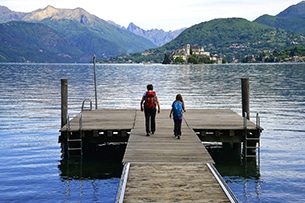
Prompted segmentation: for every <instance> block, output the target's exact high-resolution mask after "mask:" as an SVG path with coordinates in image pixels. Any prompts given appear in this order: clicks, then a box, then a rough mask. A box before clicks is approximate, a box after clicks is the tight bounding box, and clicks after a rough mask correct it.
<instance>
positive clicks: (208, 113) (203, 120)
mask: <svg viewBox="0 0 305 203" xmlns="http://www.w3.org/2000/svg"><path fill="white" fill-rule="evenodd" d="M184 116H185V119H186V121H187V123H188V125H189V126H190V128H192V129H218V130H223V129H228V130H238V129H244V118H243V117H241V116H240V115H238V114H237V113H235V112H234V111H232V110H230V109H188V110H187V112H186V113H185V114H184ZM247 128H248V129H253V130H254V129H256V124H255V123H253V122H251V121H248V122H247Z"/></svg>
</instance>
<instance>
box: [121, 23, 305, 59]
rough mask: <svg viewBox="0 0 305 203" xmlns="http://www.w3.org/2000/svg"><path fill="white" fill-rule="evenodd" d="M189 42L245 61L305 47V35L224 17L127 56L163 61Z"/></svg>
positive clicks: (212, 52) (191, 28) (214, 52)
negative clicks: (252, 57) (163, 43)
mask: <svg viewBox="0 0 305 203" xmlns="http://www.w3.org/2000/svg"><path fill="white" fill-rule="evenodd" d="M186 44H191V45H198V46H200V47H204V50H205V51H208V52H210V53H211V54H214V55H218V56H221V57H223V58H226V60H227V61H228V62H232V61H235V60H236V59H238V60H239V61H241V60H242V59H243V58H244V57H245V56H247V55H248V56H252V55H259V54H261V53H264V52H273V51H274V50H278V51H281V50H283V49H286V48H288V47H292V46H295V45H300V46H304V47H305V37H304V35H301V34H295V33H292V32H289V31H285V30H281V29H276V28H273V27H269V26H266V25H263V24H259V23H256V22H251V21H248V20H246V19H243V18H222V19H214V20H211V21H207V22H202V23H199V24H197V25H194V26H192V27H190V28H188V29H186V30H185V31H183V32H182V33H181V34H180V35H179V36H178V37H177V38H175V39H174V40H172V41H170V42H169V43H167V44H165V45H164V46H162V47H159V48H156V49H150V50H148V51H146V52H145V53H146V54H145V55H146V56H145V57H144V56H143V53H142V54H132V55H131V56H133V58H131V57H129V56H127V58H126V59H128V60H133V61H135V62H142V61H150V62H155V63H161V62H162V61H163V59H164V54H165V53H167V54H169V53H171V52H173V51H175V50H177V49H179V48H181V47H183V46H185V45H186ZM121 58H122V57H121Z"/></svg>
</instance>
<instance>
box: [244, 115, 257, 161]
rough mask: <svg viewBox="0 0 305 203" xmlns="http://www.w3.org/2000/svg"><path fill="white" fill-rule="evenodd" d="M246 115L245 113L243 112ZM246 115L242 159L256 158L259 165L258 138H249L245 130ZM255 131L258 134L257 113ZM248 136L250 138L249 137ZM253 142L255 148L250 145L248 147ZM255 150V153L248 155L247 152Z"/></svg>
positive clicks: (245, 124)
mask: <svg viewBox="0 0 305 203" xmlns="http://www.w3.org/2000/svg"><path fill="white" fill-rule="evenodd" d="M245 114H246V112H245ZM247 120H248V119H247V115H245V116H244V135H245V141H244V157H245V159H246V160H247V158H257V160H258V164H259V163H260V136H259V135H258V136H257V137H253V136H252V137H251V136H250V135H251V134H250V133H249V132H248V130H247ZM256 129H257V131H258V133H260V117H259V115H258V113H257V114H256ZM249 136H250V137H249ZM251 141H252V142H255V146H254V145H251V146H249V144H248V142H251ZM251 149H252V150H253V149H254V150H255V153H254V154H253V153H251V154H249V150H251Z"/></svg>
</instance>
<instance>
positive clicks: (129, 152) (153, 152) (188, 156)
mask: <svg viewBox="0 0 305 203" xmlns="http://www.w3.org/2000/svg"><path fill="white" fill-rule="evenodd" d="M144 125H145V123H144V114H143V112H141V111H137V114H136V120H135V127H134V129H132V130H131V135H130V137H129V141H128V144H127V148H126V152H125V155H124V158H123V162H124V163H127V162H128V163H134V162H140V163H152V162H159V163H207V162H210V163H213V159H212V158H211V157H210V155H209V153H208V152H207V150H206V149H205V147H204V146H203V145H202V143H201V141H200V139H199V138H198V136H197V135H196V134H195V133H194V131H193V130H192V129H190V128H189V127H188V126H187V125H186V124H185V122H182V136H181V139H179V140H178V139H176V138H175V137H174V132H173V128H174V123H173V120H172V119H170V118H169V110H165V111H163V112H162V113H160V114H158V115H157V118H156V132H155V134H154V135H151V136H149V137H147V136H146V132H145V126H144Z"/></svg>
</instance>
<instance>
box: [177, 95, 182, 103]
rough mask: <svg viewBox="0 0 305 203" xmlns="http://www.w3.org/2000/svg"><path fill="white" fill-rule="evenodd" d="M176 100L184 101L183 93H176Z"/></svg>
mask: <svg viewBox="0 0 305 203" xmlns="http://www.w3.org/2000/svg"><path fill="white" fill-rule="evenodd" d="M176 100H177V101H181V102H183V98H182V95H181V94H177V95H176Z"/></svg>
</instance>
